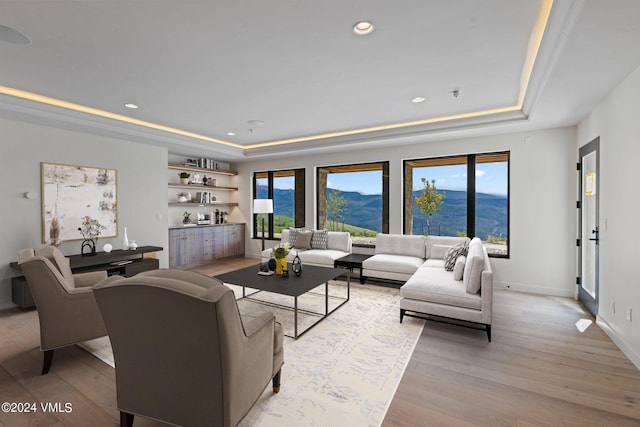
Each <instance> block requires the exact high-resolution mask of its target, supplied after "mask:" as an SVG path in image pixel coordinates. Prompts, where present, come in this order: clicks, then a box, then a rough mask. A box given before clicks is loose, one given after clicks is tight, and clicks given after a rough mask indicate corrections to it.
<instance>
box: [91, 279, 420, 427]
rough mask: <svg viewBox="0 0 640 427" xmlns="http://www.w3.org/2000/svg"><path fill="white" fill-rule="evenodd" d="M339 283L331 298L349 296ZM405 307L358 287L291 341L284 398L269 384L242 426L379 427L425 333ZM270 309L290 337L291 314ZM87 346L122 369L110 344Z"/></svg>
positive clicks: (395, 296) (394, 292) (375, 289)
mask: <svg viewBox="0 0 640 427" xmlns="http://www.w3.org/2000/svg"><path fill="white" fill-rule="evenodd" d="M331 283H332V284H331V294H335V295H340V293H341V292H342V296H346V284H345V283H344V282H340V281H334V282H331ZM234 291H235V292H236V294H237V295H238V294H239V289H238V288H234ZM315 292H318V293H321V292H324V289H323V288H319V289H317V290H316V291H315ZM258 296H259V297H262V295H258ZM399 299H400V295H399V290H398V289H392V288H386V287H381V286H373V285H360V284H354V283H352V284H351V295H350V300H349V302H347V303H346V304H345V305H343V306H342V307H340V308H339V309H337V310H336V311H335V312H334V313H332V314H331V315H330V316H329V317H327V318H326V319H325V320H323V321H322V322H320V323H318V324H317V325H316V326H315V327H314V328H312V329H311V330H309V331H308V332H307V333H306V334H305V335H303V336H302V337H300V338H299V339H298V340H293V339H291V338H285V342H284V346H285V349H284V350H285V364H284V366H283V367H282V379H281V388H280V393H278V394H274V393H273V391H272V389H271V385H270V384H269V386H268V387H267V388H266V389H265V391H264V393H263V394H262V396H261V397H260V398H259V400H258V402H257V403H256V404H255V406H254V407H253V409H252V410H251V411H250V412H249V413H248V414H247V416H246V417H245V418H244V419H243V421H242V422H241V424H240V425H241V426H243V427H249V426H251V427H253V426H282V425H304V426H350V427H351V426H379V425H380V424H381V423H382V420H383V419H384V416H385V414H386V412H387V409H388V407H389V404H390V403H391V399H392V398H393V395H394V393H395V390H396V388H397V386H398V383H399V382H400V379H401V377H402V374H403V373H404V370H405V368H406V365H407V363H408V361H409V359H410V357H411V354H412V352H413V349H414V347H415V345H416V342H417V340H418V337H419V336H420V333H421V332H422V327H423V325H424V321H423V320H420V319H415V318H406V317H405V319H404V321H403V323H402V324H401V323H400V322H399V308H398V307H399ZM318 301H320V302H321V303H322V304H324V299H323V298H320V299H318V297H317V296H311V298H309V299H308V300H306V301H304V302H303V301H302V299H301V301H300V306H304V307H306V308H311V309H313V308H316V307H315V304H317V303H318ZM278 302H279V301H278ZM337 303H339V301H337V300H336V301H333V300H332V301H331V304H334V305H335V304H337ZM247 304H254V303H251V302H247V301H239V306H240V309H241V311H245V310H249V311H250V310H252V307H243V305H247ZM269 309H271V310H272V311H274V313H275V314H276V318H277V319H278V321H280V322H281V323H283V327H284V328H285V331H287V328H290V327H291V321H292V314H291V312H290V311H282V312H281V311H280V309H278V308H274V307H269ZM330 309H331V306H330ZM301 322H305V320H301ZM301 326H303V327H304V325H301ZM83 346H84V348H86V349H87V350H88V351H90V352H91V353H93V354H94V355H95V356H96V357H98V358H99V359H101V360H103V361H105V362H106V363H108V364H109V365H111V366H113V365H114V364H113V355H112V353H111V347H110V346H109V341H108V339H106V338H100V339H98V340H93V341H89V342H87V343H85V344H84V345H83Z"/></svg>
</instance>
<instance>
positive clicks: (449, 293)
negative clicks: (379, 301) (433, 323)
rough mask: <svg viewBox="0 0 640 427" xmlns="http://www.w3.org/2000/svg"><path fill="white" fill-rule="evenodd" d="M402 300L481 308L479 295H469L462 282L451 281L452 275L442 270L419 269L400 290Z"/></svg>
mask: <svg viewBox="0 0 640 427" xmlns="http://www.w3.org/2000/svg"><path fill="white" fill-rule="evenodd" d="M400 295H401V296H402V297H403V298H408V299H414V300H419V301H427V302H433V303H437V304H445V305H451V306H455V307H464V308H470V309H474V310H480V309H481V308H482V300H481V298H480V294H469V293H468V292H467V291H466V288H465V286H464V283H463V282H460V281H456V280H454V279H453V273H451V272H449V271H445V270H444V269H434V268H424V267H423V268H420V269H419V270H418V271H416V273H415V274H414V275H413V276H411V278H410V279H409V280H408V281H407V283H405V284H404V285H402V287H401V288H400Z"/></svg>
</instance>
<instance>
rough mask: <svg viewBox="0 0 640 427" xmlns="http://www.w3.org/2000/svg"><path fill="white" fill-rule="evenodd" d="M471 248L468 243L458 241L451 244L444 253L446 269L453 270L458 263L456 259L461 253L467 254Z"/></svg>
mask: <svg viewBox="0 0 640 427" xmlns="http://www.w3.org/2000/svg"><path fill="white" fill-rule="evenodd" d="M468 250H469V248H468V247H467V244H466V243H458V244H457V245H453V246H451V247H450V248H449V249H448V250H447V252H445V254H444V269H445V270H447V271H453V267H455V265H456V260H457V259H458V257H459V256H461V255H465V256H466V255H467V251H468Z"/></svg>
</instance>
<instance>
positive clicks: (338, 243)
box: [261, 230, 352, 267]
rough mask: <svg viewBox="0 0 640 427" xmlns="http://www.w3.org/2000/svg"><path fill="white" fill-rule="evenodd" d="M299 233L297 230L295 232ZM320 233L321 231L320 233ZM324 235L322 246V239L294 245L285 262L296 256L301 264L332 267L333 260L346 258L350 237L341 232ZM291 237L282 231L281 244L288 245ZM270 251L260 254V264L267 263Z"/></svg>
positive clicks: (327, 232) (270, 255)
mask: <svg viewBox="0 0 640 427" xmlns="http://www.w3.org/2000/svg"><path fill="white" fill-rule="evenodd" d="M308 231H310V232H312V233H313V232H318V230H308ZM295 232H296V233H297V232H299V231H298V230H296V231H295ZM320 232H321V233H322V231H320ZM324 232H325V233H326V244H325V245H323V244H322V241H323V240H324V239H316V240H314V241H313V242H311V243H312V244H313V245H311V244H310V245H296V244H294V245H293V246H294V249H292V250H291V251H290V252H289V255H287V261H288V262H291V261H293V258H294V257H295V256H296V254H298V256H299V257H300V260H301V261H302V264H303V265H305V264H308V265H317V266H321V267H333V263H334V261H335V260H337V259H339V258H342V257H344V256H347V255H349V254H350V253H351V247H352V242H351V235H350V234H349V233H348V232H342V231H324ZM290 237H291V231H290V230H282V235H281V237H280V242H281V243H289V244H291V243H292V242H291V241H290ZM272 256H273V255H272V249H265V250H264V251H262V253H261V259H262V262H265V261H268V260H269V258H271V257H272Z"/></svg>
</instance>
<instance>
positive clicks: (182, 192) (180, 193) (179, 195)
mask: <svg viewBox="0 0 640 427" xmlns="http://www.w3.org/2000/svg"><path fill="white" fill-rule="evenodd" d="M187 196H188V194H187V193H185V192H184V191H181V192H179V193H178V197H187Z"/></svg>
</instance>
